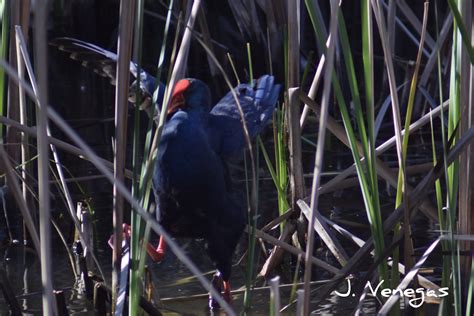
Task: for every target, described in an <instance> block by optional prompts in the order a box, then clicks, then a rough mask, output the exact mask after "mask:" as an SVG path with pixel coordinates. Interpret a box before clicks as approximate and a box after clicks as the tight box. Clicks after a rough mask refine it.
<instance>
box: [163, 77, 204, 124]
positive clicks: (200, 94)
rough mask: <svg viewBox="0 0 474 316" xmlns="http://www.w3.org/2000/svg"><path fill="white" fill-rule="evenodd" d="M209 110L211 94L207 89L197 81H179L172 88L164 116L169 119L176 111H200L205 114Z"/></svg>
mask: <svg viewBox="0 0 474 316" xmlns="http://www.w3.org/2000/svg"><path fill="white" fill-rule="evenodd" d="M210 108H211V92H210V91H209V87H208V86H207V85H206V84H205V83H204V82H202V81H201V80H199V79H181V80H180V81H178V82H177V83H176V85H175V87H174V90H173V95H172V97H171V103H170V105H169V107H168V110H167V113H166V114H167V116H168V117H170V116H171V115H172V114H173V113H175V112H176V111H178V110H185V111H190V110H201V111H205V112H206V113H207V112H209V110H210Z"/></svg>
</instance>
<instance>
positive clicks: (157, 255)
mask: <svg viewBox="0 0 474 316" xmlns="http://www.w3.org/2000/svg"><path fill="white" fill-rule="evenodd" d="M165 249H166V243H165V239H164V238H163V236H160V241H159V243H158V247H156V249H155V248H154V247H153V246H152V245H151V244H150V243H147V245H146V252H147V253H148V255H149V256H150V257H151V260H153V261H154V262H158V261H161V260H162V259H163V257H164V256H165Z"/></svg>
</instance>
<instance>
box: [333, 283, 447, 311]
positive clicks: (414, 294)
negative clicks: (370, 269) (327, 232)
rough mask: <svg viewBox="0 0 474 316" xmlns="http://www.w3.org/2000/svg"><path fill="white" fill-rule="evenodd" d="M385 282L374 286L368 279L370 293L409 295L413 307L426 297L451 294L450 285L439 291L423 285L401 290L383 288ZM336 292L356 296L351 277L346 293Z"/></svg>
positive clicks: (409, 301)
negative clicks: (353, 291)
mask: <svg viewBox="0 0 474 316" xmlns="http://www.w3.org/2000/svg"><path fill="white" fill-rule="evenodd" d="M384 282H385V281H384V280H382V281H380V282H379V283H378V284H377V286H376V287H375V288H374V287H373V286H372V284H371V283H370V281H367V283H366V286H367V287H368V288H369V291H370V293H371V294H372V295H373V296H374V297H376V296H377V295H379V294H380V295H381V296H383V297H386V298H388V297H390V296H392V295H393V294H397V293H398V294H399V295H400V297H402V298H403V297H407V298H408V304H410V306H411V307H413V308H418V307H420V306H421V305H423V304H424V303H425V299H426V297H436V298H440V297H445V296H447V295H448V294H449V293H448V291H449V288H448V287H442V288H439V289H438V290H437V291H435V290H429V289H428V290H427V289H425V288H422V287H421V288H417V289H412V288H408V289H405V290H401V289H390V288H383V287H382V285H383V283H384ZM334 293H335V294H336V295H337V296H340V297H348V296H355V294H354V293H352V286H351V281H350V280H349V279H348V280H347V291H346V292H345V293H340V292H338V291H334Z"/></svg>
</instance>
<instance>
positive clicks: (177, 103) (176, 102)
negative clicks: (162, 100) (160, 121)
mask: <svg viewBox="0 0 474 316" xmlns="http://www.w3.org/2000/svg"><path fill="white" fill-rule="evenodd" d="M190 86H191V82H190V81H189V80H187V79H181V80H180V81H178V82H177V83H176V85H175V86H174V90H173V95H172V96H171V103H170V105H169V107H168V110H167V111H166V114H167V115H170V114H173V113H174V112H176V111H178V109H180V108H183V107H184V105H185V101H186V100H185V98H184V92H186V90H187V89H188V88H189V87H190Z"/></svg>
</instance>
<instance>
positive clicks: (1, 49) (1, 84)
mask: <svg viewBox="0 0 474 316" xmlns="http://www.w3.org/2000/svg"><path fill="white" fill-rule="evenodd" d="M9 8H10V1H9V0H4V1H2V8H1V14H2V39H1V44H0V45H1V46H0V58H1V59H5V60H6V59H7V54H8V43H9V36H8V35H9V34H8V30H9V23H10V19H9V12H10V10H9ZM6 92H7V85H6V81H5V71H4V70H3V69H0V113H2V115H3V113H4V110H5V104H6V102H7V98H6ZM0 139H2V140H3V126H0Z"/></svg>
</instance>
